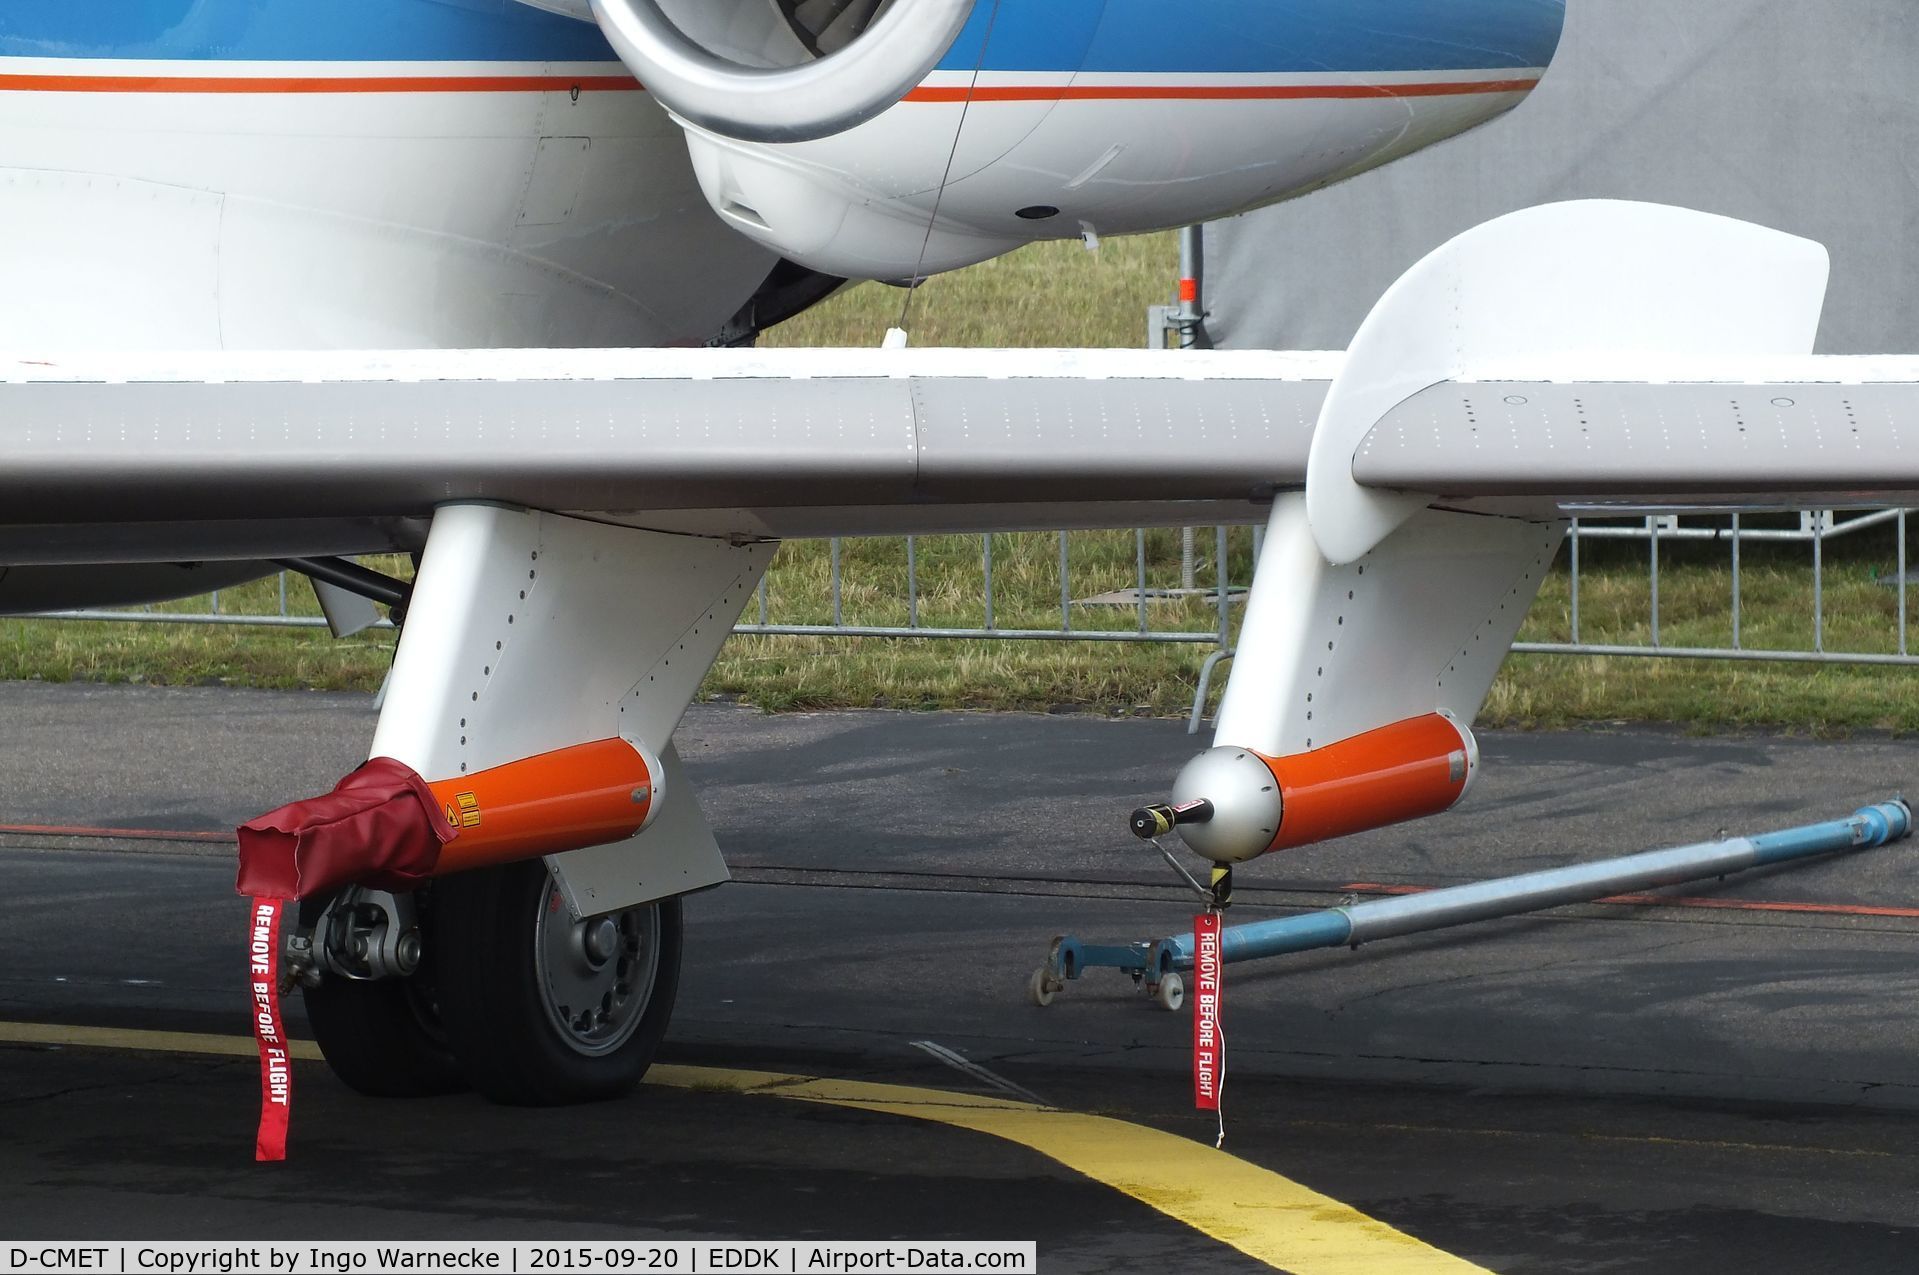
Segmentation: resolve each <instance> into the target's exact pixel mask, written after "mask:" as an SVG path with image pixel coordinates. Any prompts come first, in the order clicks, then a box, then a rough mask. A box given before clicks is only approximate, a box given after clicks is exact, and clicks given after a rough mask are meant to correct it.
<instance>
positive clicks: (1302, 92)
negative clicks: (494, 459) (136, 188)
mask: <svg viewBox="0 0 1919 1275" xmlns="http://www.w3.org/2000/svg"><path fill="white" fill-rule="evenodd" d="M1538 83H1539V82H1538V81H1537V80H1533V79H1520V80H1471V81H1442V82H1438V83H1430V84H1005V85H985V86H975V87H968V86H965V85H950V86H949V85H941V86H938V87H922V88H916V89H914V90H912V91H911V92H909V93H908V94H907V95H906V98H905V100H906V101H908V102H968V101H971V102H1069V101H1070V102H1085V101H1147V100H1172V101H1289V100H1303V101H1314V100H1318V101H1324V100H1336V99H1354V98H1396V97H1453V96H1459V95H1470V94H1478V93H1525V92H1528V91H1530V90H1531V89H1533V88H1534V87H1535V86H1536V85H1537V84H1538ZM640 87H641V85H640V82H639V81H638V80H636V79H634V78H633V77H631V76H626V75H586V76H565V75H376V76H344V75H343V76H327V75H310V76H255V75H0V92H29V93H260V94H270V93H565V92H569V91H571V90H573V89H576V88H577V89H580V90H582V91H598V92H609V91H610V92H633V91H636V90H638V89H639V88H640Z"/></svg>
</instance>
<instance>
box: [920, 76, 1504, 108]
mask: <svg viewBox="0 0 1919 1275" xmlns="http://www.w3.org/2000/svg"><path fill="white" fill-rule="evenodd" d="M1538 83H1539V81H1537V80H1530V79H1528V80H1473V81H1447V82H1441V83H1436V84H1003V85H1001V84H995V85H985V86H982V87H977V88H968V87H965V86H963V85H960V86H953V87H946V86H941V87H939V88H917V89H914V90H913V91H912V92H910V93H908V94H907V95H906V100H907V101H909V102H966V101H973V102H1084V101H1144V100H1151V99H1184V100H1192V101H1225V102H1244V101H1293V100H1308V101H1313V100H1326V99H1345V98H1369V97H1385V98H1391V97H1454V96H1458V95H1462V94H1474V93H1526V92H1529V91H1531V90H1532V89H1533V88H1534V87H1536V86H1537V85H1538Z"/></svg>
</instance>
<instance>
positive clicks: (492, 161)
mask: <svg viewBox="0 0 1919 1275" xmlns="http://www.w3.org/2000/svg"><path fill="white" fill-rule="evenodd" d="M316 81H318V82H319V83H316ZM574 83H580V84H582V85H583V87H582V89H581V91H580V92H578V93H577V94H576V93H575V92H574V91H573V89H572V85H573V84H574ZM0 85H3V86H5V87H4V91H0V225H3V226H4V229H5V233H4V235H0V295H4V298H5V304H4V306H0V347H5V348H11V349H16V350H21V349H25V350H67V349H261V348H277V349H296V348H297V349H307V348H322V349H324V348H343V347H346V348H353V347H359V348H392V347H497V346H533V347H550V346H583V345H607V346H641V345H670V344H680V343H693V342H701V341H704V340H705V339H706V338H708V337H709V336H711V335H712V334H713V333H714V332H715V331H716V330H717V329H718V328H719V326H720V324H721V323H722V322H724V321H725V320H726V319H727V318H728V317H729V316H730V315H732V314H733V312H734V311H735V310H736V309H737V308H738V307H739V306H740V305H741V304H742V302H744V301H745V300H746V298H747V297H748V296H749V295H750V294H751V293H752V291H753V289H754V288H755V287H756V286H757V285H758V283H759V282H760V281H761V280H762V279H763V278H764V277H765V275H766V273H767V271H768V270H769V269H770V268H771V266H772V265H773V263H774V260H775V257H774V254H773V253H771V252H770V251H768V250H766V249H764V248H762V247H760V246H758V245H756V244H753V243H751V242H750V241H748V240H746V239H745V238H743V237H741V236H739V235H737V234H735V233H734V232H733V231H731V230H729V229H728V228H727V227H726V226H724V225H723V224H722V223H721V222H720V220H719V219H718V218H717V217H716V216H714V214H713V213H712V212H711V211H710V210H709V209H708V207H707V204H706V200H705V199H704V197H703V196H702V195H701V193H700V190H699V187H698V185H697V183H696V182H695V181H694V179H693V173H692V170H691V167H690V165H689V164H688V161H687V155H686V143H685V140H684V138H683V136H682V134H681V132H680V130H679V129H678V128H677V127H676V126H675V125H674V124H673V123H672V122H671V121H670V120H669V119H668V118H667V116H666V114H665V113H664V112H663V111H662V110H660V109H659V107H658V106H657V105H656V104H655V103H654V102H653V101H652V100H651V99H650V98H649V97H648V96H647V95H646V94H645V93H643V92H640V91H637V86H635V85H634V84H633V82H632V80H631V79H630V78H629V77H628V76H627V74H626V71H625V68H623V67H622V66H620V65H619V64H618V63H611V64H590V65H589V64H581V65H569V64H555V63H533V64H512V63H498V62H489V63H448V62H434V63H421V64H405V63H378V64H356V63H341V62H327V63H306V64H302V63H271V64H263V63H249V62H232V61H194V62H187V61H180V62H152V61H118V60H112V61H109V60H101V59H97V58H96V59H72V60H67V59H50V58H49V59H41V58H33V59H27V58H0ZM316 90H318V91H316Z"/></svg>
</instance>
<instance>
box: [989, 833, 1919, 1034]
mask: <svg viewBox="0 0 1919 1275" xmlns="http://www.w3.org/2000/svg"><path fill="white" fill-rule="evenodd" d="M1911 831H1912V810H1911V808H1910V807H1909V806H1907V804H1906V802H1905V801H1904V800H1903V799H1901V798H1894V799H1893V800H1891V801H1885V802H1880V803H1879V804H1877V805H1872V806H1866V807H1863V808H1861V809H1860V810H1858V811H1855V812H1854V813H1853V815H1852V817H1851V818H1848V819H1834V820H1831V821H1829V822H1826V823H1815V824H1808V825H1806V826H1805V827H1801V828H1788V829H1785V830H1783V831H1780V832H1766V833H1760V834H1758V835H1757V836H1751V837H1731V838H1727V839H1725V840H1720V841H1702V842H1699V843H1697V844H1694V845H1687V846H1675V847H1673V848H1671V849H1666V850H1648V851H1645V852H1643V853H1641V854H1632V855H1625V856H1622V857H1620V858H1615V859H1601V860H1599V861H1597V862H1595V863H1582V864H1574V865H1572V866H1570V867H1564V868H1548V869H1546V870H1544V871H1541V872H1526V873H1522V874H1520V875H1518V876H1510V877H1498V878H1495V879H1494V880H1491V881H1478V882H1474V883H1473V884H1471V885H1455V886H1447V887H1445V888H1444V889H1438V890H1429V891H1426V892H1424V893H1421V894H1416V895H1407V896H1402V897H1398V898H1389V899H1377V900H1374V901H1372V902H1368V903H1358V904H1354V905H1352V906H1349V907H1339V908H1326V909H1323V910H1321V911H1317V912H1305V913H1301V914H1299V915H1297V916H1288V917H1281V918H1278V919H1276V920H1271V921H1255V922H1252V923H1250V924H1247V925H1235V926H1229V927H1227V929H1226V930H1225V932H1224V934H1223V936H1222V942H1221V956H1222V959H1224V960H1225V961H1226V962H1228V963H1231V962H1234V961H1251V960H1259V959H1261V958H1264V957H1268V956H1284V955H1287V954H1289V953H1293V952H1310V951H1312V950H1314V949H1316V948H1326V947H1355V948H1356V947H1358V946H1359V945H1360V944H1361V943H1370V942H1372V941H1373V940H1374V939H1387V938H1396V937H1398V936H1400V935H1403V934H1422V933H1425V932H1426V931H1428V930H1443V929H1445V928H1447V927H1448V926H1454V925H1464V924H1466V923H1468V922H1470V921H1485V920H1491V919H1492V918H1494V917H1502V916H1519V915H1521V914H1524V913H1527V912H1537V911H1540V910H1542V909H1544V908H1554V907H1561V906H1563V905H1565V904H1568V903H1590V902H1592V901H1594V900H1596V899H1604V898H1609V897H1611V896H1612V895H1615V894H1630V893H1634V892H1636V891H1640V890H1646V889H1650V888H1653V887H1655V886H1662V885H1676V884H1678V883H1679V882H1682V881H1698V880H1701V879H1703V878H1706V877H1723V876H1728V875H1730V874H1732V873H1734V872H1744V871H1746V870H1748V869H1751V868H1764V867H1770V866H1772V865H1775V864H1780V863H1791V862H1795V861H1799V860H1807V859H1814V858H1818V857H1820V856H1823V855H1830V854H1838V853H1841V852H1843V851H1847V850H1868V849H1871V848H1873V847H1875V846H1882V845H1885V844H1887V843H1888V842H1892V841H1899V840H1901V839H1903V838H1904V837H1905V836H1906V835H1907V834H1909V833H1910V832H1911ZM1161 853H1162V854H1164V853H1165V851H1164V849H1163V848H1162V850H1161ZM1169 857H1170V856H1169ZM1182 875H1184V874H1183V873H1182ZM1188 879H1189V880H1190V879H1191V878H1190V877H1189V878H1188ZM1195 884H1197V883H1195ZM1102 967H1105V968H1111V969H1117V970H1121V971H1124V972H1125V973H1128V974H1130V975H1132V977H1133V980H1134V982H1136V983H1140V984H1142V985H1143V986H1144V987H1145V990H1146V992H1147V994H1148V995H1150V996H1151V997H1152V998H1153V1000H1154V1001H1155V1002H1156V1003H1157V1004H1159V1005H1160V1006H1162V1007H1163V1008H1166V1009H1171V1010H1176V1009H1178V1008H1180V1006H1181V1005H1182V1004H1184V1003H1185V999H1186V985H1185V982H1184V980H1182V979H1181V978H1180V972H1181V971H1185V970H1190V969H1192V967H1193V936H1192V934H1191V933H1184V934H1173V935H1168V936H1167V937H1165V938H1162V939H1158V940H1156V941H1148V942H1140V943H1128V944H1123V945H1100V944H1093V943H1083V942H1081V941H1080V940H1079V939H1078V938H1075V937H1074V936H1072V935H1070V934H1067V935H1061V936H1060V937H1059V938H1056V939H1054V940H1053V947H1052V950H1051V951H1050V952H1049V953H1048V954H1047V957H1046V962H1045V964H1043V965H1041V966H1040V967H1039V968H1038V969H1036V970H1034V971H1033V976H1032V978H1031V980H1030V981H1029V982H1028V984H1027V991H1028V993H1029V994H1030V995H1031V997H1032V1000H1033V1003H1034V1004H1036V1005H1050V1004H1052V1001H1053V997H1054V996H1055V995H1057V994H1058V993H1059V991H1060V990H1061V989H1062V988H1063V987H1065V985H1066V983H1067V981H1068V980H1070V979H1076V978H1078V977H1079V976H1080V974H1081V973H1082V972H1083V971H1085V970H1088V969H1097V968H1102Z"/></svg>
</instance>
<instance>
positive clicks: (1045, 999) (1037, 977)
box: [1026, 965, 1059, 1009]
mask: <svg viewBox="0 0 1919 1275" xmlns="http://www.w3.org/2000/svg"><path fill="white" fill-rule="evenodd" d="M1026 994H1027V996H1029V997H1031V998H1032V1001H1033V1004H1035V1005H1037V1006H1039V1007H1040V1008H1041V1009H1045V1008H1046V1007H1047V1006H1048V1005H1051V1004H1052V1003H1053V997H1055V996H1057V995H1059V984H1058V983H1056V982H1054V981H1053V975H1052V972H1051V971H1049V970H1048V969H1047V968H1046V967H1045V966H1044V965H1042V966H1040V967H1039V968H1038V969H1036V970H1034V971H1033V976H1032V977H1031V978H1029V979H1027V980H1026Z"/></svg>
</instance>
